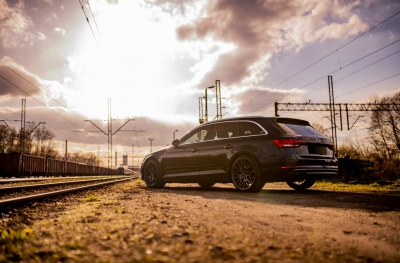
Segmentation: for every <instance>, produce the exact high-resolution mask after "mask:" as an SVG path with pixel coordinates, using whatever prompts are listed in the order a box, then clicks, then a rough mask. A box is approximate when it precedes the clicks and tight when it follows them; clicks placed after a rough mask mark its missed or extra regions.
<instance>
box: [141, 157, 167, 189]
mask: <svg viewBox="0 0 400 263" xmlns="http://www.w3.org/2000/svg"><path fill="white" fill-rule="evenodd" d="M143 180H144V182H145V183H146V185H147V186H148V187H154V188H160V187H164V185H165V182H164V181H163V180H162V178H161V171H160V166H159V164H158V163H157V162H156V161H155V160H149V161H147V162H146V164H145V165H144V169H143Z"/></svg>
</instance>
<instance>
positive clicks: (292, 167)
mask: <svg viewBox="0 0 400 263" xmlns="http://www.w3.org/2000/svg"><path fill="white" fill-rule="evenodd" d="M337 172H338V166H337V159H336V158H335V155H334V149H333V145H332V142H331V140H330V139H329V138H327V137H326V136H324V135H323V134H321V133H320V132H318V131H317V130H315V129H314V128H313V127H311V125H310V124H309V123H308V122H307V121H304V120H299V119H293V118H274V117H242V118H230V119H223V120H217V121H211V122H207V123H205V124H203V125H200V126H198V127H197V128H195V129H193V130H192V131H190V132H189V133H187V134H186V135H185V136H183V137H182V139H180V140H178V139H177V140H174V141H173V142H172V146H169V147H167V148H164V149H162V150H159V151H157V152H153V153H151V154H150V155H147V156H146V157H145V158H144V160H143V163H142V167H141V173H142V179H143V180H144V181H145V183H146V185H147V186H148V187H163V186H164V185H165V184H166V183H198V184H199V185H200V186H202V187H211V186H212V185H214V184H215V183H233V185H234V186H235V187H236V188H237V189H238V190H241V191H248V192H257V191H259V190H261V189H262V188H263V186H264V185H265V183H266V182H286V183H287V184H288V185H289V186H290V187H292V188H294V189H296V190H303V189H306V188H309V187H311V186H312V185H313V184H314V183H315V180H317V179H321V178H326V177H331V176H335V175H337Z"/></svg>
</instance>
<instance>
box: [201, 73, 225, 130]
mask: <svg viewBox="0 0 400 263" xmlns="http://www.w3.org/2000/svg"><path fill="white" fill-rule="evenodd" d="M212 88H215V98H216V104H217V115H216V116H215V119H216V120H220V119H222V106H221V86H220V81H219V80H216V81H215V86H210V87H207V88H206V89H205V96H204V99H205V103H204V104H205V114H204V119H203V118H202V115H203V100H202V99H200V98H199V122H200V124H202V123H204V122H208V92H207V91H208V90H209V89H212Z"/></svg>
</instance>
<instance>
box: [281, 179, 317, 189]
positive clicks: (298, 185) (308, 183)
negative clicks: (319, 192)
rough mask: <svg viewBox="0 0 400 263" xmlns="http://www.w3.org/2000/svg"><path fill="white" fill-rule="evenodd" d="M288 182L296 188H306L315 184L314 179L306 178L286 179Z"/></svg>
mask: <svg viewBox="0 0 400 263" xmlns="http://www.w3.org/2000/svg"><path fill="white" fill-rule="evenodd" d="M286 183H287V184H288V185H289V186H290V187H292V188H293V189H295V190H305V189H307V188H310V187H311V186H313V185H314V183H315V180H314V179H304V180H302V181H286Z"/></svg>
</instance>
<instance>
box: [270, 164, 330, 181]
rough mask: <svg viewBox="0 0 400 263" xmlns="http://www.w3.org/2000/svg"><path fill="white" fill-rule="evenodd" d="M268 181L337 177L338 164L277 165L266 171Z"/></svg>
mask: <svg viewBox="0 0 400 263" xmlns="http://www.w3.org/2000/svg"><path fill="white" fill-rule="evenodd" d="M264 174H265V179H266V181H267V182H285V181H288V180H289V181H302V180H305V179H310V178H312V179H315V180H318V179H324V178H331V177H335V176H337V174H338V167H337V166H321V165H308V166H282V167H275V168H273V169H272V170H268V171H266V172H265V173H264Z"/></svg>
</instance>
